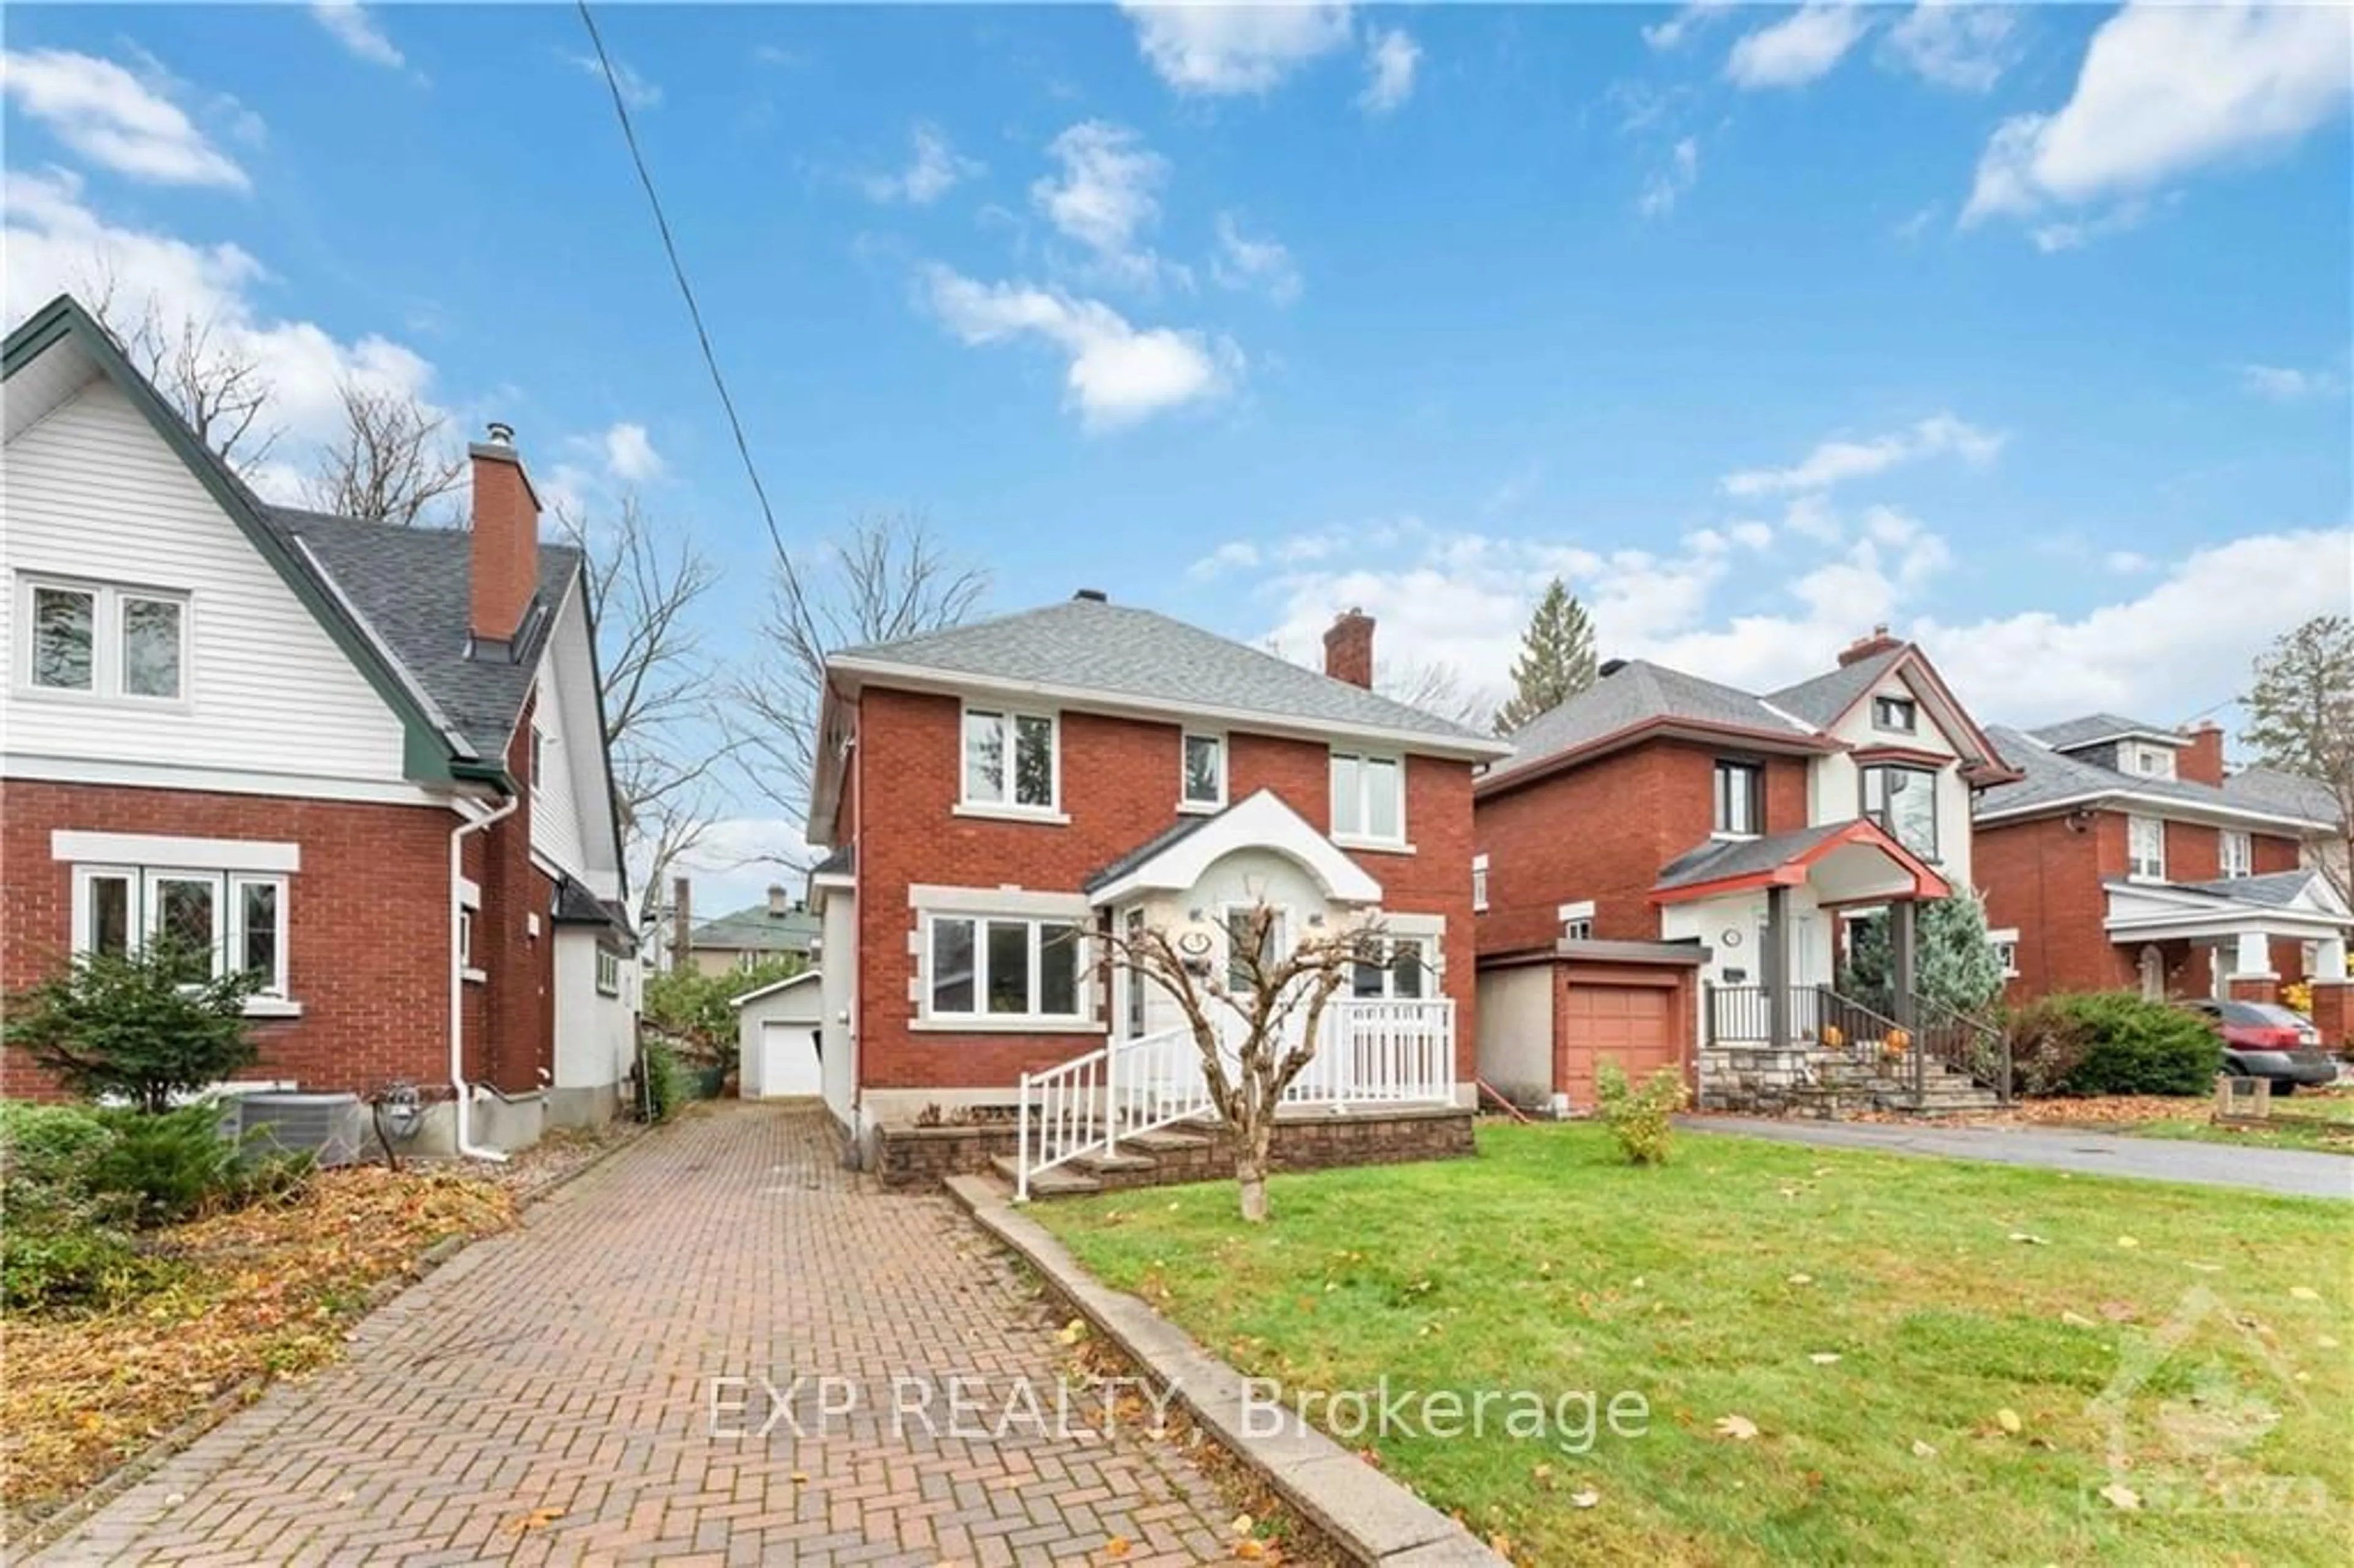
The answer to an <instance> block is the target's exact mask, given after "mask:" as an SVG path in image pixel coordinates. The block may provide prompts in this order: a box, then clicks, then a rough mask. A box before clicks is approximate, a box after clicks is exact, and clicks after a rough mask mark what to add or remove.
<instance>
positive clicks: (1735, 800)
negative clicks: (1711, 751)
mask: <svg viewBox="0 0 2354 1568" xmlns="http://www.w3.org/2000/svg"><path fill="white" fill-rule="evenodd" d="M1764 785H1765V770H1764V769H1763V768H1759V767H1758V766H1757V765H1756V764H1755V763H1754V762H1719V763H1718V764H1717V765H1716V830H1715V831H1716V832H1720V833H1727V834H1733V835H1735V836H1738V837H1742V838H1754V837H1755V836H1756V835H1757V834H1758V833H1761V832H1765V829H1764V828H1763V827H1762V826H1760V825H1759V824H1760V823H1762V822H1763V821H1765V789H1764Z"/></svg>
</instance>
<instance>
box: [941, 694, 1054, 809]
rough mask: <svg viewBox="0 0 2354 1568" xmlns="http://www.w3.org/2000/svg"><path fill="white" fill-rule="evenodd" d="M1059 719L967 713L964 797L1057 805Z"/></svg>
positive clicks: (981, 802)
mask: <svg viewBox="0 0 2354 1568" xmlns="http://www.w3.org/2000/svg"><path fill="white" fill-rule="evenodd" d="M1056 772H1057V768H1056V767H1055V720H1054V719H1053V717H1052V716H1050V715H1045V714H1016V713H1003V712H992V711H991V710H988V709H985V708H967V709H966V710H965V712H964V799H965V803H966V804H967V805H970V806H1019V807H1023V808H1027V809H1031V810H1041V811H1047V810H1054V807H1055V774H1056Z"/></svg>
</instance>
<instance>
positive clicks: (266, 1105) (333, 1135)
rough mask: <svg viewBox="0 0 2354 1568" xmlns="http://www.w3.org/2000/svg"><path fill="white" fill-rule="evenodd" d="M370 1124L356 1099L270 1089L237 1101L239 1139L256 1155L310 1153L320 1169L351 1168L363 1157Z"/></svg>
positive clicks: (352, 1096)
mask: <svg viewBox="0 0 2354 1568" xmlns="http://www.w3.org/2000/svg"><path fill="white" fill-rule="evenodd" d="M366 1125H367V1107H365V1106H363V1105H361V1104H360V1097H358V1096H357V1095H308V1094H294V1093H289V1092H286V1091H284V1090H279V1089H266V1090H262V1091H260V1092H258V1093H255V1094H249V1095H239V1096H238V1097H237V1135H238V1138H239V1141H240V1142H241V1143H243V1145H244V1146H245V1148H247V1149H248V1150H251V1151H253V1152H254V1153H256V1154H278V1153H286V1154H294V1153H308V1154H313V1155H316V1156H317V1157H318V1161H319V1163H320V1164H321V1165H350V1164H352V1163H354V1162H355V1161H356V1160H358V1159H359V1157H360V1148H361V1135H362V1132H363V1129H364V1128H366Z"/></svg>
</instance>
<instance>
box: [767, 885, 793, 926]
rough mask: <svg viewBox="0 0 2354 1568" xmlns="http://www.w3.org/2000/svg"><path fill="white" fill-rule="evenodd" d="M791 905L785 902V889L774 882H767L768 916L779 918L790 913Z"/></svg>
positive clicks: (773, 918) (772, 918) (774, 918)
mask: <svg viewBox="0 0 2354 1568" xmlns="http://www.w3.org/2000/svg"><path fill="white" fill-rule="evenodd" d="M792 908H793V906H791V905H790V904H788V903H786V902H785V890H784V888H783V887H781V886H780V885H778V884H776V883H773V882H772V883H770V884H769V919H771V920H781V919H783V918H784V917H785V916H788V915H790V914H791V913H792Z"/></svg>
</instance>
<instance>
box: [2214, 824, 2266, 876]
mask: <svg viewBox="0 0 2354 1568" xmlns="http://www.w3.org/2000/svg"><path fill="white" fill-rule="evenodd" d="M2232 844H2237V845H2238V846H2239V847H2240V851H2241V853H2240V854H2239V856H2238V857H2237V858H2238V861H2239V869H2237V870H2233V869H2232V860H2233V858H2234V857H2233V856H2232V855H2231V854H2230V853H2227V850H2226V846H2228V845H2232ZM2215 863H2216V869H2217V870H2218V871H2220V872H2221V873H2222V874H2223V876H2224V877H2225V878H2226V879H2227V880H2229V879H2236V878H2239V877H2243V876H2253V875H2254V874H2256V835H2255V834H2253V833H2252V832H2248V831H2247V830H2246V829H2245V828H2219V829H2217V830H2216V837H2215Z"/></svg>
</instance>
